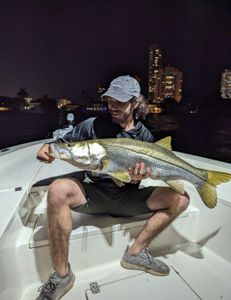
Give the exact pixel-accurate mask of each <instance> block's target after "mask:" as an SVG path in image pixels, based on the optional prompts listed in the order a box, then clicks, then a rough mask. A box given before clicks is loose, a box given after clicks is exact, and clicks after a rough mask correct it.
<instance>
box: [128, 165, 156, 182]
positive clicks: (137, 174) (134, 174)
mask: <svg viewBox="0 0 231 300" xmlns="http://www.w3.org/2000/svg"><path fill="white" fill-rule="evenodd" d="M128 172H129V175H130V177H131V179H132V181H140V180H142V179H145V178H148V177H150V176H151V169H150V168H149V167H147V168H146V166H145V163H143V162H141V163H137V164H136V165H135V166H134V167H133V168H129V169H128Z"/></svg>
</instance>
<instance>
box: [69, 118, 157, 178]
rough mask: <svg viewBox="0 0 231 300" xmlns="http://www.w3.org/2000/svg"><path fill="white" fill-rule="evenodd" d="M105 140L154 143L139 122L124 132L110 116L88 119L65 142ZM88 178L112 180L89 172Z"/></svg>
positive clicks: (103, 175)
mask: <svg viewBox="0 0 231 300" xmlns="http://www.w3.org/2000/svg"><path fill="white" fill-rule="evenodd" d="M103 138H131V139H136V140H141V141H145V142H154V137H153V135H152V134H151V132H150V131H149V130H148V129H147V128H146V127H145V126H144V125H143V124H142V123H141V122H139V121H138V122H137V123H136V124H135V127H134V128H132V129H130V130H128V131H124V130H123V129H122V127H121V126H120V125H118V124H115V123H113V122H112V120H111V116H110V115H104V116H100V117H95V118H89V119H86V120H84V121H82V122H81V123H79V124H78V125H76V126H75V127H74V128H73V130H72V131H71V132H68V133H67V134H66V135H65V136H64V140H66V141H69V142H75V141H82V140H92V139H103ZM86 176H87V178H88V179H90V180H92V181H98V180H105V179H108V178H110V176H109V175H106V174H100V175H99V174H98V175H96V174H94V175H93V174H92V173H90V172H87V173H86Z"/></svg>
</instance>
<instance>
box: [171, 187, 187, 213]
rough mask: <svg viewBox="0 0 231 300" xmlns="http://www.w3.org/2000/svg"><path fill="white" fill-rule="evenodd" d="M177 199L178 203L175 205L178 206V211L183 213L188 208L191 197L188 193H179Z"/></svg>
mask: <svg viewBox="0 0 231 300" xmlns="http://www.w3.org/2000/svg"><path fill="white" fill-rule="evenodd" d="M177 198H178V199H177V201H176V203H174V204H173V205H175V206H176V208H177V211H178V212H179V214H180V213H182V212H183V211H185V210H186V209H187V207H188V206H189V202H190V198H189V195H188V193H186V192H185V193H184V194H183V195H182V194H178V193H177Z"/></svg>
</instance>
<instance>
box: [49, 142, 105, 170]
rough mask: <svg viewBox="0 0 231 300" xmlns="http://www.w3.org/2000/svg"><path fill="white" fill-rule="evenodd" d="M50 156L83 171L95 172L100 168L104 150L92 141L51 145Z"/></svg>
mask: <svg viewBox="0 0 231 300" xmlns="http://www.w3.org/2000/svg"><path fill="white" fill-rule="evenodd" d="M51 155H52V156H53V157H54V158H59V159H62V160H65V161H67V162H69V163H71V164H73V165H75V166H77V167H79V168H80V169H83V170H96V169H97V168H100V167H101V160H102V159H103V158H104V157H105V155H106V150H105V149H104V147H103V146H101V145H100V144H99V143H97V142H94V141H79V142H72V143H53V144H51Z"/></svg>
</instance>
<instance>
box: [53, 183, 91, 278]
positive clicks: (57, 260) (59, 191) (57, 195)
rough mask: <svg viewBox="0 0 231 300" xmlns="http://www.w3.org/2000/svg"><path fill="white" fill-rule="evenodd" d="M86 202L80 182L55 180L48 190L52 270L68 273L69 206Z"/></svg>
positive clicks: (70, 227) (61, 273)
mask: <svg viewBox="0 0 231 300" xmlns="http://www.w3.org/2000/svg"><path fill="white" fill-rule="evenodd" d="M84 203H86V198H85V193H84V190H83V187H82V185H81V184H80V183H78V182H76V181H74V180H71V179H58V180H55V181H54V182H53V183H52V184H51V185H50V187H49V190H48V207H47V214H48V232H49V241H50V255H51V260H52V264H53V268H54V270H55V271H56V272H57V273H58V274H59V275H60V276H62V277H64V276H65V275H66V274H68V255H69V238H70V234H71V230H72V219H71V207H77V206H80V205H82V204H84Z"/></svg>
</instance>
